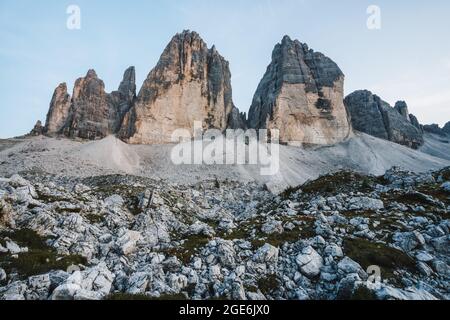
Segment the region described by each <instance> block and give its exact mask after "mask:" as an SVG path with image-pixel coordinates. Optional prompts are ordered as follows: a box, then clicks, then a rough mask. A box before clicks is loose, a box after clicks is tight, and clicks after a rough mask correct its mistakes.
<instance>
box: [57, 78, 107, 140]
mask: <svg viewBox="0 0 450 320" xmlns="http://www.w3.org/2000/svg"><path fill="white" fill-rule="evenodd" d="M112 113H113V112H111V110H110V106H109V104H108V97H107V94H106V92H105V84H104V83H103V81H102V80H100V79H99V78H98V77H97V74H96V73H95V71H94V70H89V71H88V73H87V74H86V77H84V78H79V79H78V80H77V81H76V82H75V86H74V89H73V95H72V105H71V107H70V112H69V119H68V123H67V124H66V126H65V127H64V133H65V134H66V135H67V136H69V137H78V138H83V139H97V138H102V137H105V136H107V135H108V134H110V133H111V130H110V127H111V118H112V117H111V115H112Z"/></svg>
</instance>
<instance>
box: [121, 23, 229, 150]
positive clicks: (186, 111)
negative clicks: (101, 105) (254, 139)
mask: <svg viewBox="0 0 450 320" xmlns="http://www.w3.org/2000/svg"><path fill="white" fill-rule="evenodd" d="M233 108H234V105H233V101H232V91H231V74H230V70H229V66H228V62H227V61H226V60H225V59H224V58H223V57H222V56H221V55H220V54H219V53H218V52H217V50H216V49H215V47H212V48H211V49H208V47H207V45H206V43H205V42H204V41H203V40H202V39H201V38H200V36H199V35H198V34H197V33H195V32H189V31H184V32H182V33H180V34H177V35H175V36H174V37H173V38H172V40H171V41H170V43H169V44H168V45H167V47H166V48H165V50H164V52H163V54H162V55H161V58H160V60H159V62H158V64H157V65H156V67H155V68H154V69H153V70H152V71H151V72H150V74H149V75H148V77H147V79H146V80H145V82H144V84H143V86H142V88H141V90H140V92H139V95H138V97H137V100H136V103H135V105H134V106H133V107H132V108H131V110H130V111H129V112H128V113H127V114H126V116H125V119H124V122H123V124H122V129H121V131H120V137H121V138H122V139H124V140H125V141H127V142H130V143H142V144H146V143H166V142H171V135H172V133H173V131H174V130H176V129H188V130H191V131H192V128H193V125H194V121H202V123H203V126H204V128H205V129H206V128H216V129H220V130H224V129H226V128H227V125H228V123H229V121H230V119H229V118H230V114H231V113H232V110H233ZM232 121H233V123H234V119H232Z"/></svg>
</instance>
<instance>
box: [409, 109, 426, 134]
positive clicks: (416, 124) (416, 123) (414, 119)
mask: <svg viewBox="0 0 450 320" xmlns="http://www.w3.org/2000/svg"><path fill="white" fill-rule="evenodd" d="M409 119H410V120H411V124H412V125H413V126H414V127H416V128H417V129H418V130H419V132H420V133H423V127H422V125H421V124H420V123H419V120H418V119H417V117H416V116H415V115H413V114H410V115H409Z"/></svg>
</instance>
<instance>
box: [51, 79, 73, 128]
mask: <svg viewBox="0 0 450 320" xmlns="http://www.w3.org/2000/svg"><path fill="white" fill-rule="evenodd" d="M70 101H71V98H70V94H68V93H67V85H66V84H65V83H61V84H60V85H59V86H58V87H57V88H56V89H55V91H54V93H53V97H52V100H51V102H50V108H49V110H48V113H47V119H46V121H45V132H47V133H49V134H54V133H59V132H60V131H61V129H63V127H64V125H65V124H66V121H67V118H68V116H69V109H70Z"/></svg>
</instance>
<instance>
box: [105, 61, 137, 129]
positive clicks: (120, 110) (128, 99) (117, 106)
mask: <svg viewBox="0 0 450 320" xmlns="http://www.w3.org/2000/svg"><path fill="white" fill-rule="evenodd" d="M135 100H136V72H135V69H134V67H129V68H128V69H127V70H125V73H124V75H123V80H122V82H121V83H120V86H119V89H118V90H117V91H113V92H112V93H111V94H110V95H108V102H109V104H110V105H111V106H112V109H113V110H114V112H115V116H114V117H113V123H112V132H114V133H117V132H119V130H120V128H121V125H122V122H123V119H124V117H125V115H126V113H127V112H128V111H129V110H130V109H131V107H132V106H133V104H134V102H135Z"/></svg>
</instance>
